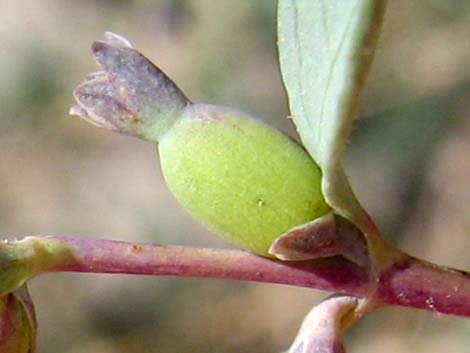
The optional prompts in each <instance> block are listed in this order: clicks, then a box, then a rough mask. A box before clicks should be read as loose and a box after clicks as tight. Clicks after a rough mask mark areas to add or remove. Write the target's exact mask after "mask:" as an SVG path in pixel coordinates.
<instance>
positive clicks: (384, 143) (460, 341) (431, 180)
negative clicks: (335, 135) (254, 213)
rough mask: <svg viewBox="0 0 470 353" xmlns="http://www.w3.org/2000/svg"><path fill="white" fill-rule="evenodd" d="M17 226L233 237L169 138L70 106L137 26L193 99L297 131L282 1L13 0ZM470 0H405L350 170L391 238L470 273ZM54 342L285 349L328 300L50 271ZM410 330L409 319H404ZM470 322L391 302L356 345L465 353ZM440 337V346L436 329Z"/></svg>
mask: <svg viewBox="0 0 470 353" xmlns="http://www.w3.org/2000/svg"><path fill="white" fill-rule="evenodd" d="M0 8H2V12H1V13H0V19H1V21H0V52H1V53H2V55H1V56H0V77H1V80H0V106H1V107H2V111H1V115H0V148H1V163H0V185H1V188H0V230H1V232H2V233H3V234H4V235H5V236H12V237H13V236H17V237H21V236H24V235H28V234H47V233H56V234H69V235H85V236H90V237H103V238H113V239H120V240H134V241H153V242H158V243H164V244H184V245H194V246H214V247H224V246H227V245H226V244H224V243H222V242H221V241H220V240H218V239H217V237H215V236H214V235H212V234H210V233H209V232H207V231H205V230H204V229H203V228H202V227H201V226H200V225H199V224H197V223H196V222H195V221H193V220H192V219H191V218H190V217H189V216H188V215H187V214H186V213H185V212H184V211H183V210H182V209H181V208H180V207H179V205H178V204H177V203H176V201H175V200H174V199H173V198H172V196H171V195H170V193H169V192H168V190H167V189H166V187H165V185H164V183H163V180H162V177H161V174H160V170H159V168H158V163H157V157H156V152H155V146H152V145H149V144H147V143H144V142H141V141H138V140H137V139H133V138H131V137H126V136H119V135H117V134H112V133H110V132H106V131H103V130H99V129H96V128H94V127H92V126H90V125H89V124H86V123H85V122H82V121H80V120H78V119H76V118H73V117H69V116H68V115H67V110H68V107H69V106H70V105H71V104H72V97H71V92H72V90H73V88H74V86H75V85H76V84H77V83H78V82H79V81H80V80H81V78H82V77H83V76H84V74H86V73H88V72H90V71H93V70H95V69H96V66H95V65H94V63H93V60H92V59H91V55H90V51H89V45H90V43H91V41H92V40H94V39H96V38H98V37H100V36H101V35H102V33H103V32H104V31H105V30H112V31H115V32H117V33H120V34H123V35H125V36H126V37H128V38H129V39H130V40H131V41H132V43H133V44H134V45H135V46H136V47H137V48H140V49H141V50H142V52H144V53H145V54H146V55H147V56H148V57H149V58H151V59H152V60H153V61H155V62H156V63H158V65H159V66H160V67H162V68H163V69H164V71H165V72H167V73H168V74H169V75H170V76H171V77H172V78H173V79H174V80H175V81H176V82H177V83H178V84H179V85H180V87H181V88H182V89H183V90H184V91H185V92H186V93H187V94H188V96H189V97H190V98H192V99H193V100H194V101H203V102H208V103H218V104H225V105H229V106H236V107H239V108H242V109H244V110H246V111H248V112H251V113H253V114H255V115H258V116H260V117H262V118H263V119H264V120H266V121H269V122H270V123H272V124H273V125H275V126H277V127H279V128H280V129H282V130H284V131H286V132H287V133H289V134H291V135H294V129H293V127H292V126H291V122H290V120H288V119H286V116H287V115H288V109H287V104H286V97H285V94H284V91H283V87H282V83H281V80H280V75H279V69H278V64H277V58H276V55H277V53H276V38H275V10H276V9H275V4H274V1H271V0H258V1H236V0H221V1H217V2H215V1H210V0H197V1H196V0H192V1H189V0H188V1H183V0H160V1H150V0H140V1H139V0H135V1H125V0H120V1H111V0H107V1H98V0H94V1H93V0H84V1H71V0H41V1H34V2H32V1H26V0H17V1H7V0H0ZM468 33H470V3H469V2H467V1H461V0H453V1H445V2H443V1H438V0H423V1H406V0H396V1H390V4H389V8H388V11H387V14H386V18H385V25H384V30H383V34H382V38H381V41H380V44H379V49H378V53H377V57H376V61H375V63H374V66H373V69H372V74H371V77H370V80H369V82H368V86H367V90H366V95H365V100H364V103H363V106H362V112H361V118H360V119H359V120H358V121H357V123H356V130H355V132H354V134H353V136H352V138H351V143H350V148H349V150H348V152H347V155H346V158H345V163H346V167H347V170H348V173H349V174H350V176H351V179H352V184H353V186H354V188H355V190H356V191H357V194H358V196H359V198H360V199H361V201H362V202H363V203H364V204H365V206H366V207H367V209H368V210H369V211H370V212H371V214H372V215H373V217H374V218H375V219H376V220H377V221H378V223H379V226H380V227H381V229H382V230H383V231H384V233H385V235H386V237H387V238H388V239H390V240H391V241H393V242H396V243H397V244H399V245H400V246H402V247H403V248H404V249H406V250H408V251H410V252H411V253H413V254H416V255H419V256H422V257H424V258H426V259H429V260H432V261H435V262H439V263H441V264H446V265H449V266H457V267H460V268H466V269H468V268H469V267H470V260H469V259H468V256H467V252H466V251H463V249H465V247H468V246H469V243H468V234H469V230H470V189H469V188H468V179H469V177H470V159H469V158H468V153H469V150H470V119H469V115H470V106H469V104H468V102H469V101H470V99H469V98H470V97H469V94H470V93H469V92H470V91H469V85H470V71H469V70H468V66H469V65H468V64H469V62H470V42H469V41H468ZM31 292H32V295H33V297H34V298H35V302H36V307H37V311H38V319H39V327H40V329H39V337H40V342H39V352H40V353H42V352H50V353H54V352H61V353H62V352H70V353H72V352H73V353H81V352H94V353H108V352H117V353H135V352H139V353H154V352H166V353H170V352H178V353H183V352H225V353H227V352H277V351H281V350H282V349H285V348H286V347H287V346H288V345H289V343H290V342H291V340H292V339H293V337H294V335H295V332H296V331H297V329H298V326H299V325H300V322H301V320H302V317H303V316H304V315H305V314H306V313H307V312H308V310H309V308H310V307H311V306H312V305H313V304H314V303H315V302H317V301H318V300H319V298H320V297H321V296H323V295H324V294H323V293H319V292H317V291H311V290H306V289H299V288H288V287H283V286H275V285H262V284H248V283H237V282H224V281H210V280H197V279H183V278H148V277H147V278H144V277H130V276H96V275H78V274H56V275H50V276H44V277H41V278H39V279H37V280H34V281H33V282H32V285H31ZM397 323H400V324H397ZM469 330H470V325H469V324H468V323H467V321H465V320H460V319H452V320H450V319H445V320H433V316H432V314H429V313H419V312H416V311H412V310H400V309H389V310H385V311H382V312H379V313H375V314H373V315H371V316H370V317H368V318H367V319H366V320H364V321H362V322H361V324H360V325H359V326H357V327H356V328H355V329H354V330H352V331H351V332H350V334H349V337H348V339H349V341H350V346H352V350H351V352H353V353H354V352H361V353H364V352H376V351H380V352H385V353H386V352H393V353H396V352H406V351H409V350H410V347H412V349H413V351H417V352H419V351H422V352H428V353H432V352H442V351H445V352H449V353H452V352H461V351H464V350H465V349H467V348H468V346H469V344H470V342H469V338H468V337H470V336H469V335H468V332H469ZM430 335H432V337H433V339H432V340H429V339H427V337H430Z"/></svg>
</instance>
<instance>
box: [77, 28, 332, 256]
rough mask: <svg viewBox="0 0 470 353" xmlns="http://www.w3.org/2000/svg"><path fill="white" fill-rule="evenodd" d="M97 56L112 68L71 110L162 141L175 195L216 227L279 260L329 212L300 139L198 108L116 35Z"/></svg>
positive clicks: (98, 45)
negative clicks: (282, 244) (284, 241)
mask: <svg viewBox="0 0 470 353" xmlns="http://www.w3.org/2000/svg"><path fill="white" fill-rule="evenodd" d="M92 50H93V53H94V56H95V59H96V60H97V61H98V63H99V64H100V65H101V67H102V69H103V70H102V71H99V72H97V73H94V74H91V75H88V76H87V78H86V79H85V81H84V82H83V83H82V84H81V85H80V86H78V87H77V89H76V90H75V92H74V96H75V99H76V101H77V103H78V104H77V105H76V106H74V107H73V108H72V109H71V113H73V114H76V115H79V116H81V117H83V118H85V119H86V120H89V121H91V122H92V123H93V124H95V125H98V126H101V127H105V128H108V129H111V130H116V131H119V132H124V133H128V134H131V135H135V136H138V137H140V138H143V139H147V140H150V141H154V142H158V143H159V145H158V150H159V154H160V160H161V164H162V170H163V174H164V177H165V180H166V182H167V183H168V186H169V188H170V190H171V191H172V192H173V193H174V195H175V196H176V198H177V199H178V200H179V201H180V202H181V204H182V205H183V206H184V207H185V208H186V209H187V210H188V211H189V212H190V213H191V214H192V215H193V216H194V217H195V218H196V219H198V220H199V221H201V222H202V223H203V224H204V225H206V226H207V227H208V228H209V229H211V230H212V231H214V232H216V233H218V234H219V235H221V236H222V237H224V238H225V239H227V240H228V241H230V242H232V243H234V244H236V245H238V246H239V247H241V248H244V249H247V250H251V251H253V252H255V253H258V254H260V255H269V253H268V250H269V248H270V246H271V244H272V243H273V241H274V240H275V239H276V238H278V237H279V236H281V235H283V234H284V233H286V232H288V231H289V230H290V229H291V228H293V227H295V226H298V225H301V224H304V223H306V222H308V221H311V220H313V219H316V218H317V217H320V216H322V215H324V214H326V213H327V212H328V211H329V207H328V206H327V204H326V203H325V200H324V198H323V195H322V193H321V187H320V181H321V174H320V170H319V168H318V167H317V165H316V164H315V162H314V161H313V160H312V159H311V158H310V156H309V155H308V154H307V153H306V152H305V151H304V150H303V149H302V147H300V146H299V145H298V144H297V143H295V142H294V141H292V140H291V139H290V138H288V137H287V136H285V135H283V134H282V133H280V132H279V131H277V130H276V129H274V128H271V127H269V126H267V125H265V124H263V123H261V122H259V121H257V120H254V119H252V118H251V117H249V116H247V115H246V114H243V113H241V112H239V111H236V110H233V109H228V108H224V107H218V106H210V105H204V104H192V103H191V102H190V101H189V100H188V99H187V98H186V97H185V95H184V94H183V93H182V92H181V91H180V90H179V88H178V87H177V86H176V85H175V84H174V83H173V82H172V81H171V80H170V79H169V78H168V77H167V76H166V75H165V74H163V73H162V72H161V71H160V70H159V69H158V68H157V67H155V66H154V65H153V64H152V63H151V62H150V61H149V60H147V59H146V58H145V57H144V56H143V55H142V54H140V53H139V52H138V51H136V50H135V49H133V48H132V47H131V46H130V44H129V42H128V41H127V40H125V39H124V38H122V37H119V36H117V35H115V34H112V33H108V34H106V40H105V41H103V42H101V41H100V42H95V43H94V44H93V45H92ZM331 220H333V217H331ZM331 229H332V228H330V229H329V232H330V233H331ZM307 236H310V234H307ZM303 239H305V236H304V238H303ZM303 239H302V240H301V241H296V238H294V243H293V242H292V237H290V238H288V243H289V247H290V248H293V249H295V248H297V247H298V246H301V245H302V244H301V243H302V242H303ZM322 239H323V238H322ZM309 241H310V240H309ZM297 243H299V245H298V244H297ZM310 243H313V244H316V243H315V241H313V242H312V241H310ZM327 245H329V244H327ZM290 248H289V249H290ZM281 250H282V249H281ZM281 252H282V251H281ZM319 253H320V254H321V251H320V252H319ZM328 254H329V256H331V252H329V253H328ZM333 254H336V253H335V252H334V253H333ZM302 256H304V255H302ZM288 258H289V256H287V257H286V259H288Z"/></svg>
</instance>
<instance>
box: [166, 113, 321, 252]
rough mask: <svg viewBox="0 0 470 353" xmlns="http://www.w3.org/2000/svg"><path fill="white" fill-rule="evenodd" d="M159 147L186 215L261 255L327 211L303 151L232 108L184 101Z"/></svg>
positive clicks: (317, 174) (315, 171) (316, 175)
mask: <svg viewBox="0 0 470 353" xmlns="http://www.w3.org/2000/svg"><path fill="white" fill-rule="evenodd" d="M158 150H159V154H160V161H161V165H162V171H163V175H164V177H165V180H166V182H167V184H168V187H169V188H170V190H171V191H172V192H173V194H174V195H175V197H176V198H177V199H178V201H179V202H180V203H181V204H182V205H183V206H184V207H185V208H186V209H187V210H188V211H189V213H190V214H191V215H193V217H194V218H196V219H197V220H199V221H200V222H202V223H203V224H204V225H206V226H207V227H208V228H209V229H210V230H212V231H213V232H215V233H217V234H219V235H221V236H222V237H224V238H225V239H226V240H228V241H229V242H231V243H233V244H235V245H237V246H239V247H241V248H244V249H247V250H250V251H253V252H255V253H257V254H260V255H268V250H269V247H270V246H271V244H272V243H273V241H274V240H275V239H276V238H278V237H279V236H280V235H282V234H283V233H285V232H287V231H289V230H290V229H291V228H293V227H295V226H297V225H300V224H303V223H306V222H308V221H310V220H312V219H315V218H317V217H319V216H322V215H324V214H325V213H327V212H328V211H329V207H328V206H327V205H326V203H325V201H324V199H323V196H322V193H321V189H320V182H321V174H320V170H319V169H318V167H317V165H316V164H315V162H314V161H313V160H312V159H311V158H310V156H309V155H308V154H307V153H306V152H305V151H304V150H303V149H302V148H301V147H300V146H299V145H298V144H297V143H295V142H294V141H292V140H291V139H290V138H288V137H287V136H285V135H283V134H282V133H280V132H279V131H277V130H276V129H274V128H271V127H269V126H267V125H265V124H263V123H261V122H259V121H257V120H253V119H251V118H250V117H248V116H247V115H245V114H243V113H240V112H238V111H235V110H230V109H227V108H223V107H217V106H209V105H193V106H190V107H188V108H187V109H186V111H185V113H184V114H183V115H182V118H181V119H180V120H179V121H178V122H177V123H176V124H175V125H174V126H173V127H172V128H171V129H170V130H169V131H168V132H167V133H166V134H165V135H164V136H163V137H162V138H161V139H160V141H159V145H158Z"/></svg>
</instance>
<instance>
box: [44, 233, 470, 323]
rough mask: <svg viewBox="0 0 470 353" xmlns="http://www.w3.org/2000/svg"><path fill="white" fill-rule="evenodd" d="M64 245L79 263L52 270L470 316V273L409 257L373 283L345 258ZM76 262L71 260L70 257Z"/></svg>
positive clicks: (90, 242) (80, 242)
mask: <svg viewBox="0 0 470 353" xmlns="http://www.w3.org/2000/svg"><path fill="white" fill-rule="evenodd" d="M40 239H43V240H45V241H47V240H60V241H61V242H63V243H64V245H65V246H66V247H67V248H68V249H69V250H70V251H71V252H72V256H73V261H59V262H58V263H57V264H56V265H55V266H53V267H52V268H50V267H49V268H48V269H47V271H73V272H92V273H122V274H141V275H172V276H189V277H207V278H221V279H233V280H248V281H257V282H270V283H281V284H288V285H294V286H300V287H309V288H315V289H320V290H327V291H333V292H337V293H342V294H348V295H353V296H358V297H368V298H369V299H370V300H371V301H373V302H375V303H377V304H378V305H400V306H406V307H414V308H419V309H424V310H429V311H433V312H438V313H443V314H452V315H460V316H466V317H470V274H469V273H466V272H462V271H457V270H452V269H447V268H443V267H439V266H437V265H434V264H430V263H427V262H424V261H422V260H419V259H416V258H413V257H410V256H407V255H403V257H401V260H400V261H399V262H398V263H395V264H394V265H393V266H391V267H390V268H389V269H388V270H387V271H386V272H385V273H383V274H382V275H381V276H380V279H379V281H378V282H371V278H372V277H370V276H369V273H368V271H367V270H366V269H363V268H361V267H359V266H357V265H355V264H353V263H351V262H349V261H347V260H344V259H343V258H341V257H332V258H328V259H319V260H312V261H299V262H286V261H280V260H274V259H268V258H263V257H259V256H256V255H254V254H251V253H248V252H244V251H239V250H222V249H205V248H190V247H181V246H160V245H152V244H137V243H127V242H118V241H112V240H97V239H88V238H74V237H59V236H51V237H44V238H41V237H38V240H40ZM69 260H70V258H69Z"/></svg>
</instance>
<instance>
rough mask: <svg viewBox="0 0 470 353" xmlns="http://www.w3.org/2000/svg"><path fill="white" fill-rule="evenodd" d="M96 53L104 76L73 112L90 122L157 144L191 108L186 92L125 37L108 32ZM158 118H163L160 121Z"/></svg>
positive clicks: (91, 79) (97, 76) (84, 88)
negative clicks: (187, 107)
mask: <svg viewBox="0 0 470 353" xmlns="http://www.w3.org/2000/svg"><path fill="white" fill-rule="evenodd" d="M92 52H93V55H94V58H95V60H96V61H97V63H98V65H100V66H101V68H102V71H98V72H94V73H91V74H89V75H87V76H86V77H85V80H84V81H83V83H82V84H80V85H79V86H78V87H77V88H76V89H75V91H74V97H75V100H76V102H77V104H76V105H74V106H73V107H72V108H71V109H70V113H71V114H73V115H78V116H80V117H82V118H84V119H86V120H88V121H89V122H90V123H92V124H94V125H96V126H99V127H103V128H105V129H108V130H114V131H118V132H122V133H126V134H130V135H135V136H138V137H140V138H143V139H148V140H152V141H156V140H157V139H158V137H159V136H160V135H161V134H162V133H163V132H165V131H166V130H167V129H168V128H169V126H171V125H172V124H173V123H174V122H175V120H176V119H177V117H176V116H175V115H177V114H178V113H179V112H180V111H181V110H182V109H183V108H184V107H185V106H187V105H188V104H189V101H188V99H187V98H186V97H185V96H184V94H183V93H182V92H181V90H180V89H179V88H178V87H177V86H176V85H175V84H174V83H173V82H172V81H171V80H170V79H169V78H168V77H167V76H166V75H165V74H164V73H163V72H162V71H161V70H160V69H159V68H157V67H156V66H155V65H154V64H152V62H150V61H149V60H148V59H147V58H145V57H144V56H143V55H142V54H141V53H140V52H138V51H137V50H135V49H133V48H132V46H131V45H130V43H129V42H128V41H127V40H126V39H125V38H123V37H121V36H119V35H117V34H114V33H111V32H106V34H105V40H104V41H96V42H94V43H93V45H92ZM155 116H158V119H155V118H154V117H155Z"/></svg>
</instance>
